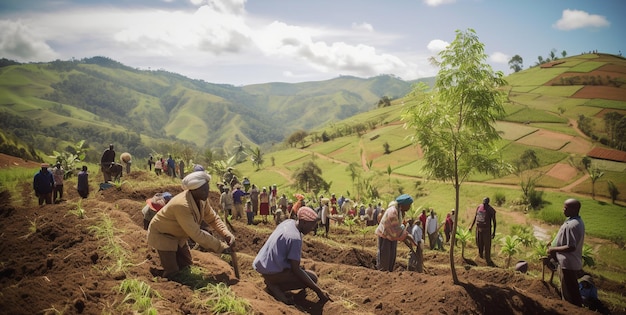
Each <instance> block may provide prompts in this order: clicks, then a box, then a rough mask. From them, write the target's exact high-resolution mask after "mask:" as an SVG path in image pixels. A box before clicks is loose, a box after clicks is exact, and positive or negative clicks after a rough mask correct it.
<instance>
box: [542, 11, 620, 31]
mask: <svg viewBox="0 0 626 315" xmlns="http://www.w3.org/2000/svg"><path fill="white" fill-rule="evenodd" d="M610 24H611V23H609V21H608V20H607V19H606V17H604V16H602V15H596V14H589V13H587V12H585V11H580V10H569V9H566V10H563V15H562V16H561V19H559V20H558V21H557V22H556V23H555V24H554V25H553V27H554V28H556V29H559V30H563V31H570V30H575V29H579V28H586V27H608V26H609V25H610Z"/></svg>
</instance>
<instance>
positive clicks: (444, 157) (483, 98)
mask: <svg viewBox="0 0 626 315" xmlns="http://www.w3.org/2000/svg"><path fill="white" fill-rule="evenodd" d="M486 60H487V55H486V54H485V52H484V44H483V43H481V42H480V41H479V39H478V35H476V32H475V31H474V30H472V29H468V30H467V31H464V32H463V31H459V30H457V31H456V38H455V39H454V41H453V42H452V43H450V45H449V46H448V47H447V48H446V49H445V50H443V51H441V52H440V53H439V54H438V55H437V57H436V59H435V58H433V59H431V61H432V63H433V64H434V65H435V66H438V67H439V72H438V74H437V78H436V81H435V88H434V89H433V91H432V92H427V89H426V88H427V87H426V86H425V85H423V84H422V85H419V86H418V87H416V88H415V89H414V90H413V91H412V94H411V96H412V97H414V98H415V101H416V103H415V105H413V106H412V107H410V108H408V109H407V110H406V111H405V112H404V113H403V115H402V118H403V120H405V121H406V122H407V125H408V126H409V127H411V128H414V129H415V136H414V139H415V141H416V142H418V143H419V144H420V145H421V147H422V150H423V151H424V159H425V160H426V163H424V171H425V172H427V173H428V174H429V176H430V177H433V178H436V179H439V180H443V181H446V182H451V183H452V187H453V188H454V192H455V209H461V207H460V202H459V191H460V189H461V184H462V183H463V181H464V180H465V179H467V177H468V176H469V175H470V174H472V173H473V172H475V171H479V172H484V173H491V174H497V173H498V172H499V171H500V169H501V159H500V156H499V154H498V151H497V149H496V146H495V143H496V141H498V140H500V139H501V138H500V135H499V134H498V132H497V130H496V129H495V127H494V123H495V121H496V119H497V118H499V117H502V116H503V115H504V107H503V103H504V94H503V92H502V91H501V90H499V87H501V86H504V85H505V84H506V81H505V80H504V79H503V78H502V77H503V74H502V72H500V71H498V72H494V71H493V70H492V68H491V66H489V64H488V63H487V62H486ZM458 222H459V220H458V212H456V213H455V220H454V227H453V231H456V229H457V224H458ZM455 238H456V233H453V234H452V241H451V242H452V243H453V244H454V242H455ZM450 267H451V268H450V270H451V272H452V279H453V280H454V283H456V284H458V283H459V279H458V276H457V274H456V269H455V268H454V246H450Z"/></svg>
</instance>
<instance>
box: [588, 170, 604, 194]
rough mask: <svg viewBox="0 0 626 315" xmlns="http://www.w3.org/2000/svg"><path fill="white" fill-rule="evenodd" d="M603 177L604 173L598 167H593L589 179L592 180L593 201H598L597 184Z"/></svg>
mask: <svg viewBox="0 0 626 315" xmlns="http://www.w3.org/2000/svg"><path fill="white" fill-rule="evenodd" d="M602 176H604V172H603V171H601V170H600V169H599V168H597V167H592V168H591V170H590V171H589V177H590V178H591V199H594V200H595V199H596V182H597V181H598V179H600V177H602Z"/></svg>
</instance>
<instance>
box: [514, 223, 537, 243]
mask: <svg viewBox="0 0 626 315" xmlns="http://www.w3.org/2000/svg"><path fill="white" fill-rule="evenodd" d="M511 234H514V235H516V236H517V237H518V238H519V242H520V243H521V244H522V245H524V246H525V247H531V246H533V244H534V243H535V242H536V241H537V238H536V237H535V235H534V234H533V230H532V229H531V227H529V226H525V225H519V224H515V225H513V226H511Z"/></svg>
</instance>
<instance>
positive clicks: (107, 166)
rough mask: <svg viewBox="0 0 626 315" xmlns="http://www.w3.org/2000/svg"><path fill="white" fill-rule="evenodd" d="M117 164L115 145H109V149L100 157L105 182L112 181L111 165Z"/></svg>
mask: <svg viewBox="0 0 626 315" xmlns="http://www.w3.org/2000/svg"><path fill="white" fill-rule="evenodd" d="M113 163H115V150H113V144H109V148H108V149H106V150H104V152H102V157H100V170H101V171H102V175H103V176H104V182H105V183H106V182H109V181H111V165H113Z"/></svg>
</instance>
